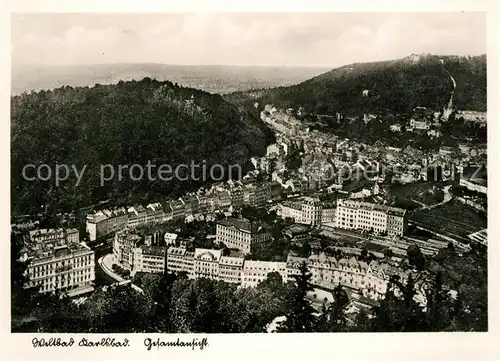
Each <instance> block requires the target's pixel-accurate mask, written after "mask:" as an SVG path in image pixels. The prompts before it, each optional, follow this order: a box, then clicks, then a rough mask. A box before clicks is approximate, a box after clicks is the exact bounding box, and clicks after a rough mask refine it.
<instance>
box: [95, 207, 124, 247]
mask: <svg viewBox="0 0 500 361" xmlns="http://www.w3.org/2000/svg"><path fill="white" fill-rule="evenodd" d="M127 223H128V213H127V212H126V210H125V209H118V210H114V211H109V210H104V211H99V212H97V213H95V214H93V215H88V216H87V232H89V237H90V240H91V241H95V240H96V239H100V238H104V237H107V236H110V235H112V234H114V233H115V232H117V231H120V230H122V229H125V228H126V227H127Z"/></svg>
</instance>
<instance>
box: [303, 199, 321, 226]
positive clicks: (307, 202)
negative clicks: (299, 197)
mask: <svg viewBox="0 0 500 361" xmlns="http://www.w3.org/2000/svg"><path fill="white" fill-rule="evenodd" d="M322 209H323V206H322V205H321V201H320V200H319V199H318V198H311V197H305V198H304V200H303V201H302V222H301V223H304V224H309V225H311V226H318V225H320V224H321V213H322Z"/></svg>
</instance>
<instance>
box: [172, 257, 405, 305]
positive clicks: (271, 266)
mask: <svg viewBox="0 0 500 361" xmlns="http://www.w3.org/2000/svg"><path fill="white" fill-rule="evenodd" d="M302 263H305V264H306V266H307V268H308V271H309V272H310V273H311V276H312V277H311V282H312V283H313V284H314V285H317V286H321V287H324V288H327V289H333V288H334V287H335V286H337V285H339V284H340V285H342V286H345V287H349V288H354V289H358V290H360V292H361V294H362V295H363V296H365V297H368V298H371V299H375V300H379V299H381V298H383V297H384V295H385V292H386V291H387V285H388V282H389V279H390V277H391V276H393V275H397V276H399V277H400V279H401V281H402V282H403V283H404V282H406V280H407V278H408V275H409V274H410V271H402V270H400V269H398V268H396V267H393V266H390V265H389V264H387V263H380V262H378V261H372V262H370V263H366V262H363V261H358V260H356V259H355V258H354V257H351V258H340V259H336V258H335V257H328V256H326V255H325V254H324V253H321V254H319V255H318V254H313V255H311V256H310V257H308V258H300V257H295V256H291V255H289V256H288V257H287V260H286V262H269V261H252V260H245V259H244V258H241V257H229V256H222V255H221V251H220V250H213V249H196V250H195V252H194V255H193V254H189V252H187V251H186V250H185V249H184V248H169V249H168V251H167V268H168V270H169V271H171V272H175V273H180V272H186V273H187V274H188V277H189V278H210V279H214V280H220V281H224V282H228V283H234V284H239V285H240V286H241V287H256V286H258V285H259V284H260V283H261V282H263V281H264V280H265V279H266V278H267V277H268V275H269V273H271V272H277V273H278V274H280V275H281V278H282V280H283V282H293V281H294V280H295V278H294V276H295V275H298V274H300V265H301V264H302Z"/></svg>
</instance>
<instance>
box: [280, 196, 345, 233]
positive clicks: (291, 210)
mask: <svg viewBox="0 0 500 361" xmlns="http://www.w3.org/2000/svg"><path fill="white" fill-rule="evenodd" d="M332 214H333V217H332ZM281 218H283V219H285V218H292V219H293V220H294V222H295V223H302V224H308V225H310V226H319V225H320V224H321V223H322V222H323V218H324V220H325V221H329V220H331V219H332V218H335V208H333V209H332V208H327V209H326V210H325V212H324V216H323V205H322V203H321V201H320V200H319V199H318V198H311V197H305V198H304V199H303V200H302V201H287V202H283V204H282V205H281ZM323 223H325V222H323Z"/></svg>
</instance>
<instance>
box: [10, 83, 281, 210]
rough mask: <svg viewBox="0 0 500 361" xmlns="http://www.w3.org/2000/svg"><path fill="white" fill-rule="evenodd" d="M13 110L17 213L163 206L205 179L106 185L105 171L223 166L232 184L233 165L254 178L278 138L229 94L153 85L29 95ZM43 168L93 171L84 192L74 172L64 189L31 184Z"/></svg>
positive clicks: (14, 100)
mask: <svg viewBox="0 0 500 361" xmlns="http://www.w3.org/2000/svg"><path fill="white" fill-rule="evenodd" d="M11 109H12V110H11V182H12V187H11V192H12V194H11V196H12V212H13V213H14V214H15V213H19V212H22V213H23V214H26V213H33V212H37V213H38V212H41V211H42V206H44V205H47V204H49V205H50V207H51V209H53V210H57V211H59V212H67V211H71V210H74V209H76V208H79V207H82V206H86V205H89V204H95V203H98V202H99V201H102V200H106V199H112V200H126V201H127V202H130V203H135V202H146V201H160V200H161V199H163V198H164V197H165V196H170V195H179V194H182V193H184V192H186V191H189V190H192V189H195V188H197V187H199V186H201V185H202V184H204V183H205V182H204V181H203V180H202V178H200V177H201V176H202V175H201V174H198V173H197V174H196V176H195V177H196V178H198V179H200V181H192V180H191V179H192V178H193V177H191V176H190V174H189V173H188V174H187V175H186V174H184V173H183V174H181V176H182V177H187V178H189V179H188V180H185V181H181V180H176V179H173V180H170V181H162V180H159V179H158V176H157V173H153V176H154V178H156V179H157V180H156V181H150V180H148V177H147V174H146V175H145V176H144V177H143V178H144V179H142V180H140V181H133V180H132V181H131V179H130V177H129V176H128V173H127V171H125V173H124V175H125V176H124V177H123V179H122V181H119V180H118V179H117V177H115V179H114V180H112V181H109V182H107V183H106V184H104V186H101V185H100V184H99V183H100V182H99V174H100V165H105V164H111V165H113V167H115V169H117V168H118V166H120V165H129V166H131V165H132V164H138V165H141V166H142V167H143V169H145V166H146V164H147V163H148V161H151V163H152V164H156V165H157V167H159V166H160V165H162V164H167V165H170V166H171V167H172V169H175V167H176V166H177V165H179V164H185V165H188V166H189V165H190V164H191V162H192V161H193V162H194V163H195V164H197V165H199V166H200V167H201V164H203V162H204V161H206V164H207V169H210V165H212V164H220V165H222V166H223V167H224V169H226V172H225V174H226V176H227V175H228V173H229V172H228V171H227V170H228V166H229V165H234V164H238V165H240V166H241V168H242V170H243V172H244V171H245V167H248V166H249V158H250V157H251V156H252V155H263V154H265V151H266V147H267V145H268V144H269V143H270V142H271V141H272V140H273V138H272V134H271V132H270V131H269V129H267V128H266V127H265V126H264V125H263V123H262V122H260V121H259V120H257V119H256V118H254V117H253V116H252V115H251V114H249V113H246V112H244V111H240V110H239V109H238V108H236V107H235V106H233V105H231V104H229V103H227V102H226V101H224V100H223V99H222V97H221V96H220V95H214V94H209V93H207V92H204V91H201V90H197V89H192V88H186V87H181V86H178V85H175V84H173V83H171V82H160V81H155V80H152V79H150V78H145V79H143V80H141V81H128V82H123V81H120V82H119V83H118V84H116V85H98V86H95V87H92V88H89V87H76V88H72V87H69V86H66V87H62V88H58V89H55V90H49V91H40V92H32V93H30V94H21V95H19V96H14V97H12V98H11ZM42 163H44V164H48V165H50V166H51V167H52V170H54V167H55V164H57V163H58V164H66V165H68V166H70V167H71V165H73V164H74V165H76V166H77V167H78V169H80V170H81V168H82V167H83V166H84V165H86V166H87V167H88V169H87V171H86V173H85V177H84V178H83V180H82V182H81V184H80V185H79V186H78V187H74V184H75V180H76V178H75V177H74V174H72V178H71V180H70V181H68V182H63V183H62V184H61V186H60V187H57V186H55V184H54V181H53V179H52V180H51V181H46V182H44V181H27V180H25V179H23V177H22V169H23V167H24V166H25V165H27V164H33V165H39V164H42ZM200 167H199V168H198V170H200ZM156 169H158V168H156ZM153 171H154V170H153ZM135 174H136V175H135V176H136V177H137V173H135ZM243 174H244V173H243ZM210 176H211V175H210V174H208V175H207V180H208V181H210ZM233 176H238V174H236V175H235V174H233ZM213 177H219V173H217V174H216V175H214V176H213ZM44 209H47V208H44Z"/></svg>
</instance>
